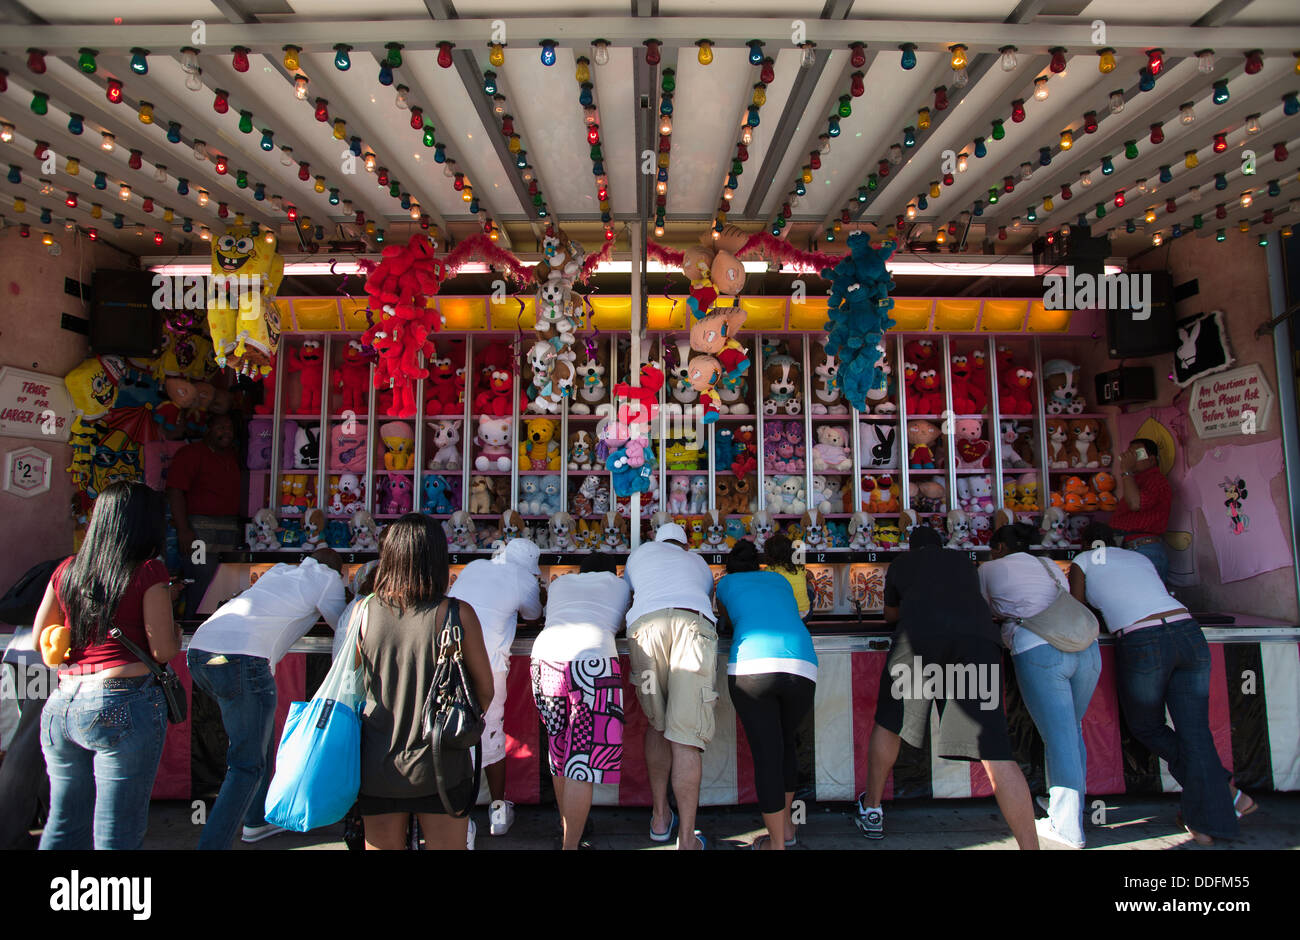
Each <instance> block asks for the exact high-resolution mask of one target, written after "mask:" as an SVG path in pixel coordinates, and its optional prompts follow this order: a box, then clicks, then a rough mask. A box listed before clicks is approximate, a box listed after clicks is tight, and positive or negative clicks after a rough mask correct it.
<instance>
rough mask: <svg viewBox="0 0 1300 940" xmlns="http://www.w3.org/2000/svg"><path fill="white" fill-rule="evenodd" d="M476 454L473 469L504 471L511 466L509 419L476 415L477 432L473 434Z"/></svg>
mask: <svg viewBox="0 0 1300 940" xmlns="http://www.w3.org/2000/svg"><path fill="white" fill-rule="evenodd" d="M474 442H475V443H476V444H477V445H478V456H477V457H475V458H474V469H475V470H479V471H484V470H497V471H506V470H509V469H510V468H511V466H513V462H512V460H511V456H510V419H509V418H508V417H503V418H494V417H489V416H488V415H479V416H478V433H477V434H475V435H474Z"/></svg>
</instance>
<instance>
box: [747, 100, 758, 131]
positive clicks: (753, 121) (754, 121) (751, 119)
mask: <svg viewBox="0 0 1300 940" xmlns="http://www.w3.org/2000/svg"><path fill="white" fill-rule="evenodd" d="M745 123H746V124H748V125H749V126H750V127H758V105H752V104H751V105H750V106H749V116H748V117H747V118H745Z"/></svg>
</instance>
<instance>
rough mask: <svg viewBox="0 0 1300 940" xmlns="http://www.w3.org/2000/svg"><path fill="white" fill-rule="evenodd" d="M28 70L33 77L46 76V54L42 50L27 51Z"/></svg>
mask: <svg viewBox="0 0 1300 940" xmlns="http://www.w3.org/2000/svg"><path fill="white" fill-rule="evenodd" d="M27 70H28V71H29V72H31V73H32V74H33V75H44V74H45V53H44V52H43V51H42V50H40V49H28V50H27Z"/></svg>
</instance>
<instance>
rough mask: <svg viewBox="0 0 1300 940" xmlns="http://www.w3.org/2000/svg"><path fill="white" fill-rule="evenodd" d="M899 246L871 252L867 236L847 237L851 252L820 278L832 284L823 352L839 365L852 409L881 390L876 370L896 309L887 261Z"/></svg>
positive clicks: (890, 243) (839, 379)
mask: <svg viewBox="0 0 1300 940" xmlns="http://www.w3.org/2000/svg"><path fill="white" fill-rule="evenodd" d="M896 247H897V245H896V243H895V242H893V241H885V242H883V243H882V244H881V246H880V247H879V248H872V247H871V239H870V238H869V237H868V235H867V234H866V233H865V232H854V233H853V234H852V235H850V236H849V253H848V254H847V255H845V256H844V257H843V258H841V259H840V260H839V262H838V263H837V264H836V265H835V267H834V268H823V269H822V272H821V275H822V277H824V278H827V279H828V280H830V281H831V290H830V296H829V298H828V299H827V303H826V307H827V312H828V314H829V317H830V319H829V320H827V322H826V334H827V336H826V352H827V354H828V355H831V356H835V357H837V358H838V359H839V361H840V369H839V375H838V376H837V378H836V382H837V384H838V385H839V386H840V387H841V388H842V389H843V390H844V395H845V399H846V400H847V401H848V402H850V403H851V404H858V405H859V407H860V406H861V405H860V404H859V403H865V401H866V398H867V392H869V391H871V390H872V389H879V388H883V387H884V384H885V381H886V376H885V373H884V371H883V370H882V369H881V368H880V367H881V365H882V363H883V358H884V334H885V332H886V331H887V330H888V329H889V328H890V327H892V326H893V325H894V320H893V318H891V317H890V316H889V311H890V310H892V309H893V307H894V301H893V298H891V297H890V296H889V292H890V291H891V290H893V288H894V281H893V279H892V278H891V277H890V276H889V271H888V270H887V269H886V268H885V262H886V261H887V260H889V257H890V256H891V255H893V253H894V249H895V248H896Z"/></svg>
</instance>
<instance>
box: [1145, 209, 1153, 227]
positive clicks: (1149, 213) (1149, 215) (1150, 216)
mask: <svg viewBox="0 0 1300 940" xmlns="http://www.w3.org/2000/svg"><path fill="white" fill-rule="evenodd" d="M1142 218H1143V219H1144V220H1145V221H1146V222H1147V224H1150V223H1152V222H1154V221H1155V220H1156V210H1155V209H1148V210H1147V214H1146V215H1144V216H1143V217H1142Z"/></svg>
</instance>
